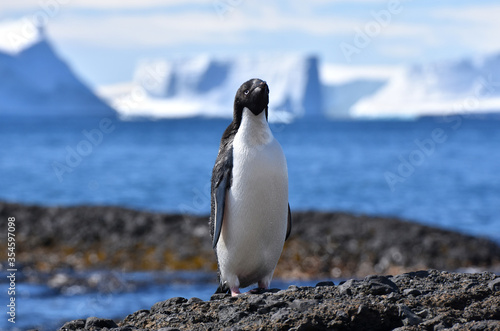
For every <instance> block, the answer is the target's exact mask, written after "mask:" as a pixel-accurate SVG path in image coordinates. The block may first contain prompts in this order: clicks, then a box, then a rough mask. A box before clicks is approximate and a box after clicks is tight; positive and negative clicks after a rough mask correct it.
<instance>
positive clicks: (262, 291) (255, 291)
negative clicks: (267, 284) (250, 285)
mask: <svg viewBox="0 0 500 331" xmlns="http://www.w3.org/2000/svg"><path fill="white" fill-rule="evenodd" d="M265 290H267V289H266V288H263V287H257V288H254V289H251V290H250V291H248V293H251V294H262V293H264V291H265Z"/></svg>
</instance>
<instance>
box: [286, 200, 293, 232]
mask: <svg viewBox="0 0 500 331" xmlns="http://www.w3.org/2000/svg"><path fill="white" fill-rule="evenodd" d="M291 232H292V213H291V212H290V204H288V220H287V224H286V237H285V240H287V239H288V237H290V233H291Z"/></svg>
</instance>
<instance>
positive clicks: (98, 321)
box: [85, 317, 118, 330]
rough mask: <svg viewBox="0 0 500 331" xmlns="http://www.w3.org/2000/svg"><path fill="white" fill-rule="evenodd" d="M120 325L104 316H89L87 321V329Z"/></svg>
mask: <svg viewBox="0 0 500 331" xmlns="http://www.w3.org/2000/svg"><path fill="white" fill-rule="evenodd" d="M116 327H118V325H117V324H116V323H115V321H113V320H110V319H104V318H97V317H89V318H87V321H86V322H85V330H92V329H98V330H101V329H103V328H116Z"/></svg>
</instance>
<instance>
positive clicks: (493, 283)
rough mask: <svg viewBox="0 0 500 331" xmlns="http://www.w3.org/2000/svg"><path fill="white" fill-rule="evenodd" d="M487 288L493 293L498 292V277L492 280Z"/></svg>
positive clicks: (499, 284)
mask: <svg viewBox="0 0 500 331" xmlns="http://www.w3.org/2000/svg"><path fill="white" fill-rule="evenodd" d="M488 287H489V288H490V289H491V290H492V291H493V292H495V291H500V277H498V278H496V279H493V280H492V281H491V282H489V283H488Z"/></svg>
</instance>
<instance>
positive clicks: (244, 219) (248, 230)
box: [209, 78, 292, 296]
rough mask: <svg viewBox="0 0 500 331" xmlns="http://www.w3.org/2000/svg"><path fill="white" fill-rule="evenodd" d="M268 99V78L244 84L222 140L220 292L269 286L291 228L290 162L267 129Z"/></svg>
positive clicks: (215, 188) (216, 211) (215, 206)
mask: <svg viewBox="0 0 500 331" xmlns="http://www.w3.org/2000/svg"><path fill="white" fill-rule="evenodd" d="M268 103H269V87H268V85H267V83H266V82H265V81H263V80H261V79H257V78H255V79H250V80H248V81H246V82H245V83H243V84H242V85H241V87H240V88H239V89H238V91H237V92H236V96H235V98H234V111H233V121H232V122H231V124H229V126H228V127H227V129H226V130H225V131H224V133H223V135H222V138H221V141H220V146H219V153H218V155H217V158H216V161H215V165H214V168H213V171H212V180H211V213H210V221H209V225H210V234H211V237H212V246H213V249H214V250H215V256H216V258H217V264H218V269H219V270H218V271H219V283H220V284H219V287H218V288H217V291H216V293H229V292H230V293H231V295H232V296H237V295H239V294H240V293H241V292H240V288H244V287H248V286H250V285H252V284H255V283H257V284H258V288H256V289H254V290H251V292H252V293H258V292H260V291H262V290H264V289H268V288H269V285H270V283H271V279H272V277H273V273H274V269H275V268H276V265H277V264H278V260H279V258H280V255H281V252H282V250H283V246H284V243H285V240H287V239H288V237H289V236H290V232H291V229H292V218H291V213H290V204H289V202H288V170H287V163H286V159H285V155H284V153H283V150H282V148H281V145H280V144H279V142H278V141H277V140H276V139H275V138H274V136H273V134H272V132H271V129H270V128H269V124H268Z"/></svg>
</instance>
